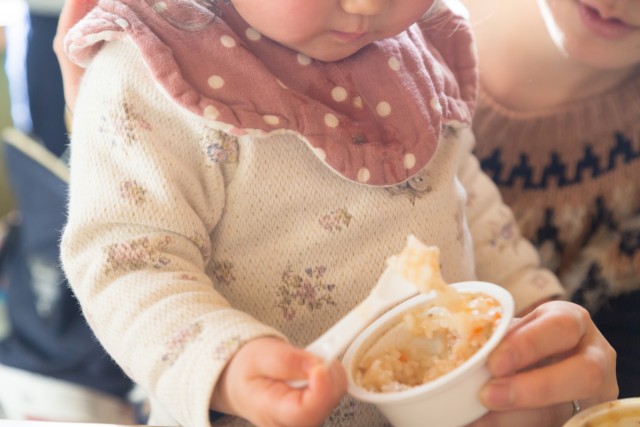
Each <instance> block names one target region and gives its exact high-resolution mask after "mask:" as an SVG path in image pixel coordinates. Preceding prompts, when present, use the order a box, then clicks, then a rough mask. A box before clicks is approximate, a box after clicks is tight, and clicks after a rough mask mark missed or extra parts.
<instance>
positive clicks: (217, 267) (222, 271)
mask: <svg viewBox="0 0 640 427" xmlns="http://www.w3.org/2000/svg"><path fill="white" fill-rule="evenodd" d="M213 275H214V276H215V278H216V279H217V280H218V283H221V284H223V285H229V284H231V283H233V282H235V280H236V276H235V275H234V274H233V263H232V262H229V261H219V260H218V261H214V262H213Z"/></svg>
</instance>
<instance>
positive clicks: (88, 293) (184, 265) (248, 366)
mask: <svg viewBox="0 0 640 427" xmlns="http://www.w3.org/2000/svg"><path fill="white" fill-rule="evenodd" d="M216 135H217V133H216V132H212V131H210V130H207V129H206V128H205V127H204V126H203V125H202V121H201V120H198V118H197V117H196V116H195V115H193V114H191V113H187V112H185V111H184V110H181V109H179V108H177V107H176V106H175V104H173V102H171V101H169V100H168V99H167V98H166V97H165V96H164V94H163V93H162V92H161V91H160V90H159V89H158V87H156V86H155V84H154V83H153V81H152V79H151V78H150V76H149V72H148V70H147V68H146V67H145V65H144V64H143V63H142V61H141V59H140V58H139V56H137V54H136V51H135V48H134V47H133V46H132V45H131V44H130V43H129V42H112V43H108V44H106V45H105V46H104V47H103V50H102V51H101V52H100V53H99V54H98V56H97V57H96V58H95V60H94V62H93V64H92V65H91V67H90V68H89V69H88V70H87V73H86V75H85V77H84V78H83V82H82V87H81V89H80V94H79V97H78V101H77V107H76V109H75V111H74V126H73V131H72V136H73V138H72V139H73V142H72V150H71V185H70V201H69V213H68V224H67V226H66V228H65V232H64V236H63V242H62V260H63V264H64V268H65V272H66V274H67V276H68V277H69V281H70V283H71V286H72V287H73V290H74V292H75V293H76V295H77V297H78V300H79V301H80V303H81V306H82V309H83V310H84V312H85V314H86V318H87V320H88V322H89V323H90V325H91V327H92V328H93V329H94V331H95V333H96V336H97V337H98V338H99V339H100V341H101V343H102V344H103V345H104V346H105V348H106V349H107V351H108V352H109V353H110V354H111V355H112V356H113V357H114V359H115V360H116V361H117V362H118V363H119V364H120V365H121V366H122V367H123V369H124V370H125V372H126V373H127V374H129V375H130V376H131V377H132V378H133V379H134V381H136V382H137V383H139V384H140V385H141V386H143V387H144V388H145V389H146V390H147V391H148V392H149V393H150V394H151V396H152V397H154V398H155V400H157V401H158V402H159V403H160V404H161V405H162V406H163V407H164V409H166V410H167V411H168V412H169V413H170V414H171V415H172V416H173V417H174V418H175V419H176V420H177V421H178V422H180V423H181V424H182V425H189V426H193V427H208V426H209V425H210V423H209V409H210V406H211V397H212V393H213V390H214V389H215V388H216V386H217V382H218V380H219V379H220V378H221V375H222V372H223V371H224V372H225V374H224V375H222V383H224V384H227V383H228V381H226V382H225V378H230V377H233V378H234V380H233V384H231V385H230V386H222V387H223V388H224V391H223V392H221V394H219V396H220V399H221V400H220V401H219V403H220V406H219V407H218V409H221V410H225V409H227V410H229V411H233V412H234V413H236V414H238V415H244V416H246V417H254V419H255V417H267V414H263V413H260V411H261V410H262V411H266V412H270V411H271V409H272V408H271V407H269V405H267V404H266V402H269V401H275V400H274V398H273V395H271V394H269V393H270V392H275V393H276V394H277V392H278V390H281V387H283V385H280V386H277V387H276V386H275V384H276V383H278V381H273V380H267V379H265V378H261V377H260V375H257V374H256V373H260V372H261V371H260V367H261V365H258V366H257V367H256V366H254V365H253V364H252V363H253V362H256V363H257V362H261V361H262V360H261V358H262V357H266V356H268V354H270V351H271V350H270V349H266V350H265V352H264V354H259V357H258V358H253V359H252V358H249V360H247V358H246V357H243V355H246V354H247V352H249V351H251V350H252V349H255V348H256V347H255V346H256V345H257V344H254V340H257V339H259V338H263V337H278V338H279V339H284V337H282V335H281V334H280V333H279V331H277V330H276V329H274V328H272V327H269V326H267V325H265V324H263V323H261V322H258V321H257V320H256V319H255V318H253V317H252V316H250V315H249V314H247V313H244V312H241V311H239V310H237V309H235V308H233V307H231V306H230V305H229V303H228V302H227V301H226V300H225V299H224V298H223V297H222V295H221V294H220V293H218V292H217V291H216V290H215V288H214V284H213V283H212V282H211V279H210V278H209V276H207V275H206V274H205V272H204V269H205V266H206V265H207V263H208V261H209V259H210V257H211V256H212V247H211V243H210V237H209V236H210V234H211V233H212V231H213V230H214V229H215V227H216V225H217V223H218V221H219V219H220V217H221V215H222V211H223V209H224V204H225V183H224V179H225V178H224V175H223V173H222V170H221V167H220V166H219V164H216V163H214V162H211V161H209V160H208V157H207V156H206V155H205V153H206V146H205V145H203V138H207V139H206V140H205V141H204V142H205V143H210V144H213V143H216V140H215V138H216ZM257 342H261V341H257ZM278 342H279V343H280V341H278ZM280 346H283V347H286V348H287V349H288V351H293V352H299V350H295V351H294V350H293V348H292V347H289V346H288V345H285V344H280ZM277 349H281V347H277ZM236 355H237V356H238V358H237V359H236V357H235V356H236ZM300 357H301V356H300ZM285 360H286V358H285ZM313 360H315V359H313ZM245 370H246V371H245ZM308 372H310V373H311V374H312V378H311V381H312V385H313V388H311V389H309V390H307V391H299V390H297V391H292V394H291V396H292V397H294V399H291V400H289V402H291V403H296V401H297V402H298V403H299V409H300V411H302V412H303V413H304V412H305V411H306V410H307V409H309V411H310V413H309V414H308V416H309V420H313V421H315V420H317V419H320V418H321V417H322V416H326V415H327V413H328V412H327V411H328V408H329V407H331V406H332V405H333V404H334V403H335V402H336V396H337V395H338V394H341V393H344V385H340V383H339V384H337V385H336V386H335V387H331V391H329V392H328V391H327V389H328V388H329V387H328V386H327V385H326V384H327V381H328V380H326V375H327V374H326V372H325V373H324V374H323V371H322V370H314V369H311V368H308ZM243 373H245V374H249V373H252V374H254V376H253V377H250V376H247V375H245V376H243V377H242V375H243ZM303 373H304V370H303ZM292 374H296V375H294V376H297V374H300V369H297V370H295V369H294V371H293V372H292ZM289 375H291V374H287V375H284V376H283V377H284V378H287V377H288V376H289ZM238 377H241V381H237V380H236V379H237V378H238ZM276 378H277V379H278V380H280V378H279V375H277V376H276ZM336 378H337V379H335V381H336V382H339V381H340V376H339V375H338V376H337V377H336ZM242 381H247V382H249V381H251V384H252V385H253V386H254V387H249V385H248V384H246V383H243V382H242ZM257 384H261V385H263V386H262V387H257V386H256V385H257ZM267 384H270V386H267ZM238 389H239V390H240V391H238ZM325 392H326V393H327V395H324V393H325ZM263 393H264V394H263ZM296 396H297V397H298V400H296V399H295V397H296ZM260 397H261V398H260ZM245 398H250V399H249V401H247V402H246V403H247V404H246V405H244V404H243V405H240V404H239V403H238V402H240V401H242V399H245ZM227 399H228V400H227ZM214 401H215V402H218V400H217V399H214ZM286 401H287V400H284V402H286ZM254 402H256V403H257V404H258V405H259V406H257V407H256V406H255V405H254V406H252V404H253V403H254ZM243 403H244V402H243ZM291 409H292V411H293V412H295V411H294V408H291ZM283 412H284V411H283ZM280 416H281V417H282V418H281V419H280V421H281V422H282V424H277V425H287V424H285V423H284V421H285V418H284V415H282V414H280ZM293 416H294V417H295V416H298V417H299V416H300V414H299V413H298V414H296V413H293ZM289 425H295V423H290V424H289Z"/></svg>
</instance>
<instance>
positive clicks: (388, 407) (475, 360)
mask: <svg viewBox="0 0 640 427" xmlns="http://www.w3.org/2000/svg"><path fill="white" fill-rule="evenodd" d="M451 286H454V287H455V288H456V289H457V290H458V291H462V292H479V293H484V294H486V295H489V296H491V297H493V298H495V299H496V300H497V301H498V303H499V304H500V306H501V307H502V320H501V321H500V323H499V324H498V325H497V326H496V328H495V330H494V332H493V334H492V335H491V337H490V338H489V340H488V341H487V342H486V343H485V344H484V345H483V346H482V347H481V348H480V349H479V350H478V351H477V352H476V353H475V354H473V355H472V356H471V357H470V358H469V359H467V360H466V361H465V362H463V363H462V364H461V365H460V366H458V367H456V368H455V369H453V370H452V371H450V372H448V373H446V374H444V375H442V376H440V377H438V378H436V379H434V380H433V381H429V382H427V383H425V384H423V385H420V386H416V387H413V388H410V389H407V390H402V391H397V392H388V393H383V392H372V391H368V390H365V389H364V388H362V387H360V386H359V385H358V384H357V383H356V382H355V380H354V374H355V372H356V369H357V362H358V361H359V360H361V357H362V356H363V355H364V354H365V353H366V352H367V351H368V350H369V349H370V348H371V347H372V346H373V345H374V344H375V343H376V342H377V341H378V340H379V338H380V337H382V336H383V334H384V333H385V332H387V331H389V330H391V329H392V328H393V327H394V326H396V325H398V324H399V323H400V322H402V317H403V315H404V314H405V313H406V312H407V311H410V310H411V309H413V308H415V307H417V306H419V305H424V304H425V303H426V302H427V301H429V300H431V299H433V295H432V294H420V295H418V296H415V297H413V298H410V299H409V300H407V301H405V302H404V303H402V304H400V305H398V306H397V307H395V308H393V309H391V310H390V311H388V312H387V313H385V314H384V315H383V316H381V317H380V318H379V319H377V320H376V321H375V322H373V323H372V324H371V325H370V326H369V327H367V328H366V329H365V330H364V331H363V332H362V333H361V334H360V335H359V336H358V337H357V338H356V339H355V340H354V341H353V343H352V344H351V346H349V348H348V349H347V351H346V353H345V356H344V358H343V360H342V362H343V364H344V366H345V369H346V371H347V377H348V379H349V393H350V394H351V395H352V396H353V397H355V398H356V399H358V400H361V401H364V402H369V403H373V404H374V405H376V406H377V408H378V409H379V410H380V411H381V412H382V413H383V414H384V415H385V416H386V417H387V419H388V420H389V421H390V422H391V423H392V424H393V426H394V427H423V426H436V427H459V426H463V425H466V424H468V423H470V422H472V421H473V420H475V419H477V418H479V417H481V416H482V415H484V414H485V413H486V412H487V411H488V409H487V408H486V407H485V406H483V405H482V403H480V399H479V391H480V389H481V387H482V386H483V385H484V383H485V382H486V381H487V380H488V379H489V378H490V375H489V371H488V369H487V368H486V361H487V358H488V356H489V354H490V353H491V351H492V350H493V349H494V348H495V347H496V346H497V345H498V343H499V342H500V340H502V338H503V337H504V335H505V333H506V332H507V328H508V327H509V324H510V323H511V320H512V319H513V314H514V303H513V298H512V297H511V294H510V293H509V292H508V291H507V290H505V289H504V288H501V287H500V286H498V285H494V284H492V283H486V282H478V281H473V282H462V283H456V284H453V285H451ZM394 333H395V332H394ZM385 339H388V338H385Z"/></svg>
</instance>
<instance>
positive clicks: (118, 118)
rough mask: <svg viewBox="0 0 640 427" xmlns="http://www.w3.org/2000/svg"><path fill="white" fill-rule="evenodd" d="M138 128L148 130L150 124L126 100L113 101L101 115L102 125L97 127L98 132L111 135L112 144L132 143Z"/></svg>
mask: <svg viewBox="0 0 640 427" xmlns="http://www.w3.org/2000/svg"><path fill="white" fill-rule="evenodd" d="M138 130H145V131H150V130H151V124H149V122H147V121H146V120H145V119H144V117H143V116H142V115H141V114H139V113H137V112H136V111H135V109H134V108H133V106H132V105H131V104H129V103H128V102H126V101H125V102H122V103H119V102H117V101H114V102H113V103H112V105H111V108H109V109H108V110H107V111H106V112H105V113H104V114H103V115H102V125H101V126H100V128H99V131H100V132H102V133H104V134H106V135H111V136H112V140H111V143H112V144H113V145H118V144H119V143H124V144H125V145H132V144H133V143H134V142H135V141H137V139H138V137H137V134H136V132H137V131H138Z"/></svg>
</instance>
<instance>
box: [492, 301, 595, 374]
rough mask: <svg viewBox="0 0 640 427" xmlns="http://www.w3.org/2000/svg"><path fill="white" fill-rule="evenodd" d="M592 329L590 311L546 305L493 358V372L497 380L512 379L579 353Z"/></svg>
mask: <svg viewBox="0 0 640 427" xmlns="http://www.w3.org/2000/svg"><path fill="white" fill-rule="evenodd" d="M591 325H592V321H591V319H590V317H589V314H588V313H587V311H586V310H584V309H583V308H582V307H580V306H578V305H576V304H572V303H569V302H565V301H552V302H548V303H546V304H543V305H541V306H540V307H538V308H536V309H535V310H534V311H533V312H531V313H529V314H528V315H526V316H525V317H524V318H522V319H520V320H519V321H518V322H516V323H515V324H514V326H513V327H512V328H511V330H510V331H509V333H508V334H507V336H506V337H505V339H504V340H503V341H502V342H501V343H500V345H499V346H498V347H497V348H496V350H495V351H494V352H493V353H492V354H491V355H490V357H489V360H488V362H487V363H488V367H489V370H490V371H491V374H492V375H493V376H496V377H499V376H504V375H511V374H513V373H515V372H517V371H519V370H522V369H525V368H530V367H532V366H533V365H536V364H539V363H542V362H544V361H545V360H546V359H548V358H551V357H558V356H561V355H563V354H565V353H567V352H569V351H572V350H574V349H575V347H576V346H577V345H578V343H580V341H581V340H582V339H583V338H584V336H585V334H586V333H587V331H588V330H589V328H590V326H591Z"/></svg>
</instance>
